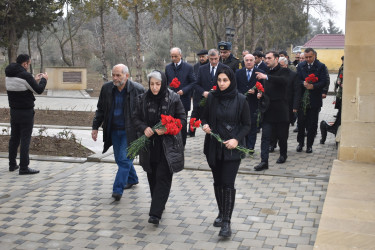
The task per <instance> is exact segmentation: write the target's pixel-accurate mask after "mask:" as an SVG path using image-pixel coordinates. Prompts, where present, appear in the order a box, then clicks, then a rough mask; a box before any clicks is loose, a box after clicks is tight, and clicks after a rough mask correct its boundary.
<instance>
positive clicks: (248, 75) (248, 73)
mask: <svg viewBox="0 0 375 250" xmlns="http://www.w3.org/2000/svg"><path fill="white" fill-rule="evenodd" d="M250 72H251V70H248V71H247V81H248V82H249V81H250Z"/></svg>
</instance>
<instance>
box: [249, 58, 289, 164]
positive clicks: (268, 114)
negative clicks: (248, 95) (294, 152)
mask: <svg viewBox="0 0 375 250" xmlns="http://www.w3.org/2000/svg"><path fill="white" fill-rule="evenodd" d="M278 60H279V54H278V53H277V52H275V51H270V52H268V53H266V64H267V67H268V68H269V70H267V71H266V74H263V73H258V72H257V73H255V74H256V75H257V79H258V80H264V93H258V95H257V96H258V98H268V99H269V106H268V108H267V110H266V111H265V112H264V114H263V125H262V142H261V146H260V147H261V160H262V161H261V163H260V164H259V165H257V166H256V167H255V168H254V169H255V171H261V170H265V169H268V156H269V144H270V137H271V134H272V130H274V131H275V132H276V135H277V138H278V139H279V145H280V157H279V159H278V160H277V163H284V162H285V161H286V159H287V157H288V156H287V149H288V144H287V140H288V129H289V111H288V100H287V93H286V91H287V86H288V80H287V78H288V71H287V69H284V68H281V67H280V65H279V63H278ZM263 95H265V96H264V97H263Z"/></svg>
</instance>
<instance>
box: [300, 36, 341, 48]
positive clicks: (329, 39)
mask: <svg viewBox="0 0 375 250" xmlns="http://www.w3.org/2000/svg"><path fill="white" fill-rule="evenodd" d="M303 47H304V48H344V47H345V35H343V34H318V35H315V36H314V37H313V38H311V40H309V41H308V42H307V43H305V44H304V45H303Z"/></svg>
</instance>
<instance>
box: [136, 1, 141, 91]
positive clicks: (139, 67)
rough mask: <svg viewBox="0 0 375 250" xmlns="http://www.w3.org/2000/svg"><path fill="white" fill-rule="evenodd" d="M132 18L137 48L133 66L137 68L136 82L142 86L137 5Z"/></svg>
mask: <svg viewBox="0 0 375 250" xmlns="http://www.w3.org/2000/svg"><path fill="white" fill-rule="evenodd" d="M134 16H135V20H134V22H135V41H136V47H137V55H136V60H135V66H136V68H137V73H136V76H135V78H136V81H138V82H139V83H140V84H142V61H141V33H140V30H139V10H138V5H136V6H135V7H134Z"/></svg>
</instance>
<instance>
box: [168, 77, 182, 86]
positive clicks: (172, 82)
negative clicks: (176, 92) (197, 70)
mask: <svg viewBox="0 0 375 250" xmlns="http://www.w3.org/2000/svg"><path fill="white" fill-rule="evenodd" d="M180 85H181V82H180V81H179V80H178V78H177V77H175V78H173V80H172V81H171V83H170V84H169V87H171V88H175V89H177V88H178V87H180Z"/></svg>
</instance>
